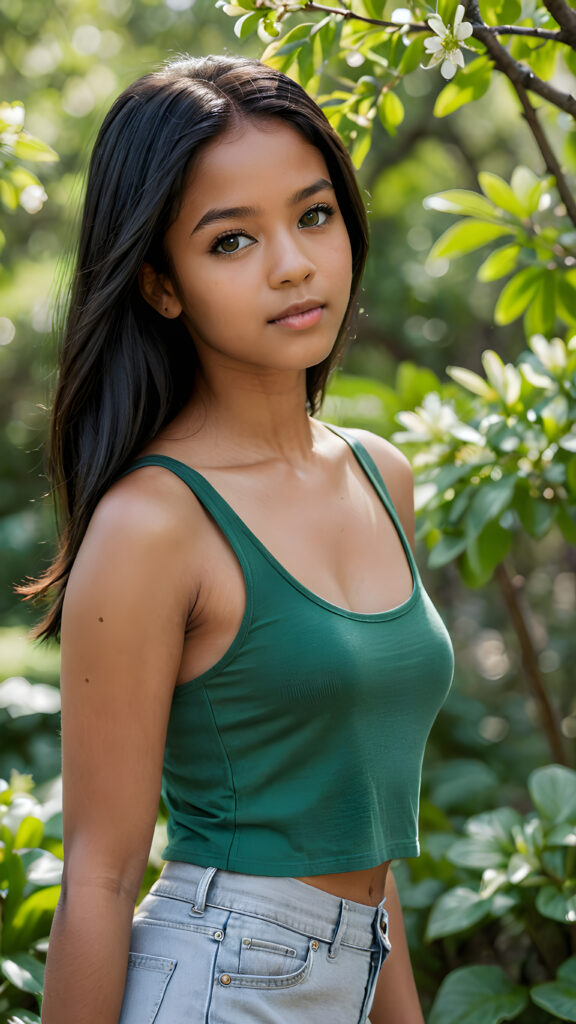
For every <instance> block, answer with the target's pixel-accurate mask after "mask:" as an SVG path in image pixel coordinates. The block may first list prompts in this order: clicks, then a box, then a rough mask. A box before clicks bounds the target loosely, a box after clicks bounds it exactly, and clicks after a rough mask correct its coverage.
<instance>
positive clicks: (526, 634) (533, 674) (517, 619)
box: [495, 562, 567, 764]
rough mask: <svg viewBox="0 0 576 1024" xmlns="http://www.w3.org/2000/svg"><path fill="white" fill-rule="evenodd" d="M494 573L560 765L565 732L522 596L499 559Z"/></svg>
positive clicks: (549, 740) (564, 759) (524, 667)
mask: <svg viewBox="0 0 576 1024" xmlns="http://www.w3.org/2000/svg"><path fill="white" fill-rule="evenodd" d="M495 576H496V580H497V582H498V585H499V587H500V592H501V594H502V597H503V599H504V603H505V605H506V608H507V609H508V614H509V615H510V621H511V623H512V626H513V628H514V631H515V633H516V636H517V637H518V642H519V644H520V651H521V655H522V667H523V669H524V674H525V676H526V679H527V681H528V683H529V685H530V687H531V689H532V693H533V695H534V698H535V700H536V702H537V704H538V707H539V710H540V720H541V722H542V727H543V729H544V732H545V734H546V739H547V740H548V746H549V747H550V751H551V753H552V757H553V758H554V760H555V761H557V762H558V764H567V758H566V754H565V753H564V744H563V741H562V734H561V732H560V729H559V727H558V722H557V721H556V715H555V714H554V709H553V707H552V705H551V703H550V700H549V698H548V694H547V693H546V688H545V686H544V683H543V681H542V676H541V674H540V669H539V668H538V655H537V653H536V649H535V647H534V642H533V640H532V636H531V635H530V630H529V628H528V623H527V621H526V616H525V613H524V609H523V607H522V603H521V601H520V595H519V594H518V591H517V588H516V587H515V586H514V583H513V582H512V579H511V578H510V575H509V573H508V571H507V569H506V567H505V565H504V563H503V562H500V564H499V565H497V566H496V570H495Z"/></svg>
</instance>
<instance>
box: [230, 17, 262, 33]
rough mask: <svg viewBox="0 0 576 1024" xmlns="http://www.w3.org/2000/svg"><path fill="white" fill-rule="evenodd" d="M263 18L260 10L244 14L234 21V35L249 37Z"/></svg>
mask: <svg viewBox="0 0 576 1024" xmlns="http://www.w3.org/2000/svg"><path fill="white" fill-rule="evenodd" d="M261 18H262V13H261V12H260V11H253V12H252V13H250V14H243V15H242V17H241V18H238V19H237V20H236V22H235V23H234V35H235V36H236V38H237V39H247V38H248V36H250V35H252V33H253V32H255V31H256V29H257V28H258V22H259V21H260V20H261Z"/></svg>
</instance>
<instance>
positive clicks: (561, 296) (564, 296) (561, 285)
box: [555, 274, 576, 327]
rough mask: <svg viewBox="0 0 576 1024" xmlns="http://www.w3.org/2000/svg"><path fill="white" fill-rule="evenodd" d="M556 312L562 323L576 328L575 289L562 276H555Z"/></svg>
mask: <svg viewBox="0 0 576 1024" xmlns="http://www.w3.org/2000/svg"><path fill="white" fill-rule="evenodd" d="M555 278H556V311H557V313H558V316H559V317H561V318H562V320H563V321H564V323H566V324H568V325H569V326H570V327H575V326H576V287H575V286H574V284H572V282H571V281H570V280H569V279H568V278H567V277H566V276H565V275H564V274H555Z"/></svg>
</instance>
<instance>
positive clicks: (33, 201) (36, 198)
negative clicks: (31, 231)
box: [19, 185, 48, 213]
mask: <svg viewBox="0 0 576 1024" xmlns="http://www.w3.org/2000/svg"><path fill="white" fill-rule="evenodd" d="M47 199H48V196H47V195H46V193H45V191H44V189H43V188H42V185H27V186H26V188H23V189H22V191H21V193H20V200H19V202H20V206H23V207H24V209H25V210H26V213H38V211H39V210H41V209H42V207H43V205H44V203H45V202H46V200H47Z"/></svg>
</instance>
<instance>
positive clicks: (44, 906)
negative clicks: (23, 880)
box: [3, 885, 60, 950]
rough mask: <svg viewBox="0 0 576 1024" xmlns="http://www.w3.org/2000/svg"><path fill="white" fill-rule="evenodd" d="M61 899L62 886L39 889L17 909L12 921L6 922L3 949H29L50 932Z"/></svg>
mask: <svg viewBox="0 0 576 1024" xmlns="http://www.w3.org/2000/svg"><path fill="white" fill-rule="evenodd" d="M59 897H60V886H59V885H51V886H49V887H48V888H46V889H38V890H37V891H36V892H33V893H32V895H31V896H28V897H27V898H26V899H25V900H24V901H23V902H22V903H21V904H20V906H19V907H18V908H17V910H16V913H15V914H14V917H13V919H12V921H10V922H8V921H5V924H4V935H3V944H4V945H3V948H5V949H10V950H13V949H18V950H20V949H27V948H28V947H29V946H31V945H32V943H33V942H36V941H37V940H38V939H41V938H43V936H44V935H47V934H48V932H49V931H50V925H51V923H52V918H53V916H54V911H55V910H56V906H57V903H58V899H59Z"/></svg>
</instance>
